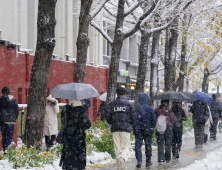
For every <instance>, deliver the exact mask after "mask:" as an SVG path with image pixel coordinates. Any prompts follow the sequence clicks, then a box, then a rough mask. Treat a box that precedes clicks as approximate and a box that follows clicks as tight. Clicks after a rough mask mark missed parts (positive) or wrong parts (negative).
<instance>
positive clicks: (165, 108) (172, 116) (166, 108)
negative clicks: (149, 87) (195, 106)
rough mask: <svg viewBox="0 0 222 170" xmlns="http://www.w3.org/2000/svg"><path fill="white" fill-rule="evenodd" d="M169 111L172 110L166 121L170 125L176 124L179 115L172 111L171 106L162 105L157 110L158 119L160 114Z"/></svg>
mask: <svg viewBox="0 0 222 170" xmlns="http://www.w3.org/2000/svg"><path fill="white" fill-rule="evenodd" d="M169 111H170V114H168V115H167V116H166V123H167V126H168V125H170V126H174V123H176V121H177V117H176V116H175V114H174V113H173V112H172V111H171V109H170V107H169V106H164V105H160V107H159V108H158V109H156V110H155V113H156V118H157V119H158V116H160V115H166V113H167V112H169Z"/></svg>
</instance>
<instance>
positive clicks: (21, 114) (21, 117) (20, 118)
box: [18, 103, 65, 139]
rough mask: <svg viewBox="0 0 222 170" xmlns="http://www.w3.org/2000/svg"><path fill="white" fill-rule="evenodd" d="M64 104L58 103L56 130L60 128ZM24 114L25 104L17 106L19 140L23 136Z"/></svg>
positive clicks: (25, 111) (25, 110)
mask: <svg viewBox="0 0 222 170" xmlns="http://www.w3.org/2000/svg"><path fill="white" fill-rule="evenodd" d="M64 105H65V104H64V103H59V108H60V109H59V113H58V114H57V119H58V130H59V129H60V128H61V125H62V124H61V121H60V115H61V112H62V108H63V107H64ZM26 114H27V105H26V104H19V116H18V137H20V138H21V139H22V138H23V135H24V134H25V123H26Z"/></svg>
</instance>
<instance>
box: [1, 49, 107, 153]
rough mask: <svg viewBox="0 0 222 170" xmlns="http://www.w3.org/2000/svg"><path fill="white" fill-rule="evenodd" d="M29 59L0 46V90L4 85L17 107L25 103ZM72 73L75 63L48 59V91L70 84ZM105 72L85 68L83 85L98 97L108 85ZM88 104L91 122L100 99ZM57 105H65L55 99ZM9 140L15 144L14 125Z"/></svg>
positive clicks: (88, 67)
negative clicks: (57, 86)
mask: <svg viewBox="0 0 222 170" xmlns="http://www.w3.org/2000/svg"><path fill="white" fill-rule="evenodd" d="M33 59H34V56H32V55H29V54H26V53H21V52H19V53H17V54H16V51H15V50H8V49H7V47H5V46H2V47H0V89H2V87H4V86H8V87H9V88H10V90H11V95H13V96H14V98H16V99H17V101H18V103H19V104H26V103H27V96H28V88H29V80H30V74H31V68H32V63H33ZM74 70H75V63H74V62H73V61H64V60H60V59H52V61H51V66H50V73H49V81H48V90H51V89H52V88H53V87H54V86H56V85H58V84H65V83H71V82H73V79H74ZM107 73H108V69H107V68H104V67H93V66H87V67H86V77H85V83H86V84H92V85H93V86H94V87H95V88H96V89H97V91H98V93H99V94H101V92H106V90H107V82H108V79H107ZM0 94H1V93H0ZM90 101H91V107H90V108H89V117H90V119H91V120H92V121H95V120H96V115H97V110H98V108H99V104H100V100H99V99H98V98H91V99H90ZM59 102H62V103H66V100H65V99H59ZM16 125H17V124H16ZM0 140H1V137H0ZM13 141H14V142H15V143H16V144H17V126H16V128H15V131H14V137H13ZM1 145H2V143H1V142H0V150H1V149H2V146H1Z"/></svg>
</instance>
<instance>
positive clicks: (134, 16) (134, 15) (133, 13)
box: [126, 0, 138, 21]
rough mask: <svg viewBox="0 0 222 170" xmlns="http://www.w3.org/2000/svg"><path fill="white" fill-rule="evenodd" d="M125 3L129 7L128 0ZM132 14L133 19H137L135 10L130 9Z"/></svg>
mask: <svg viewBox="0 0 222 170" xmlns="http://www.w3.org/2000/svg"><path fill="white" fill-rule="evenodd" d="M126 4H127V6H128V7H130V2H129V0H126ZM132 15H133V18H134V19H135V21H137V19H138V18H137V16H136V14H135V12H134V11H132Z"/></svg>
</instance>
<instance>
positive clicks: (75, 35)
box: [73, 0, 80, 58]
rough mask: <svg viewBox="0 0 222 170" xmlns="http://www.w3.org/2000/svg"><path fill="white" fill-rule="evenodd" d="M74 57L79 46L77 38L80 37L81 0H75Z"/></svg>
mask: <svg viewBox="0 0 222 170" xmlns="http://www.w3.org/2000/svg"><path fill="white" fill-rule="evenodd" d="M73 2H74V3H73V57H74V58H76V54H77V48H76V40H77V37H78V28H79V19H78V17H79V14H80V0H75V1H73Z"/></svg>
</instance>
